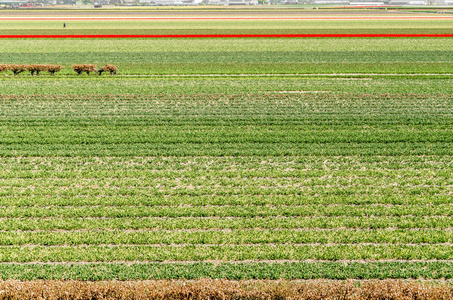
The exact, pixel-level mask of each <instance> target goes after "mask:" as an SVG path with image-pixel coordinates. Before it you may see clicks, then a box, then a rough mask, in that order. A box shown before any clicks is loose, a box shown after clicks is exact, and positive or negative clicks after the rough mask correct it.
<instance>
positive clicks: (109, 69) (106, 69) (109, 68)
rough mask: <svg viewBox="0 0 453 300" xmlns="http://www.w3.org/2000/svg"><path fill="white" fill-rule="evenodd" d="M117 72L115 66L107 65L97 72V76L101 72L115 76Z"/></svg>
mask: <svg viewBox="0 0 453 300" xmlns="http://www.w3.org/2000/svg"><path fill="white" fill-rule="evenodd" d="M117 71H118V68H117V67H116V66H114V65H109V64H107V65H105V66H103V67H102V68H100V69H99V70H98V74H99V75H102V73H103V72H110V75H116V72H117Z"/></svg>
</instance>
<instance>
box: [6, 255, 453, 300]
mask: <svg viewBox="0 0 453 300" xmlns="http://www.w3.org/2000/svg"><path fill="white" fill-rule="evenodd" d="M0 274H1V277H2V278H3V279H8V278H14V279H21V280H36V279H78V280H90V281H95V280H146V279H148V280H149V279H199V278H224V279H225V278H226V279H234V280H240V279H284V278H285V279H315V278H321V279H343V280H344V279H386V278H407V279H417V278H425V279H452V278H453V262H450V261H437V262H435V261H433V262H347V263H345V262H288V263H277V262H260V263H254V262H247V263H239V262H238V263H222V262H216V263H209V262H199V263H127V264H126V263H119V262H115V263H81V264H72V263H64V264H54V263H49V264H47V263H40V264H18V263H7V264H0ZM59 282H60V283H65V281H59ZM66 282H67V281H66ZM128 284H130V283H128ZM166 284H168V282H166ZM186 284H187V282H186ZM47 286H48V284H47ZM102 286H103V287H104V286H105V283H104V282H103V283H102ZM204 288H205V287H204ZM16 290H19V289H16ZM21 290H22V289H21ZM57 290H59V289H57ZM379 291H382V289H379ZM109 292H111V290H109ZM407 294H408V293H406V294H405V295H407ZM411 294H412V295H413V290H411ZM38 295H42V293H39V294H38ZM110 295H111V294H109V296H110ZM142 295H143V294H140V296H142ZM374 295H376V294H374ZM392 295H393V296H394V295H395V294H392ZM444 295H445V294H444ZM65 296H66V295H65ZM222 296H224V294H222ZM342 296H344V293H343V294H342ZM63 297H64V296H63ZM128 297H130V296H128ZM324 297H325V295H324ZM222 299H224V298H222ZM311 299H313V298H311ZM320 299H325V298H320ZM381 299H385V298H384V297H383V298H381ZM403 299H407V297H405V298H403ZM414 299H418V300H419V299H424V298H414ZM428 299H436V300H438V299H442V298H439V297H434V298H428ZM428 299H427V300H428ZM444 299H450V298H448V297H447V298H444Z"/></svg>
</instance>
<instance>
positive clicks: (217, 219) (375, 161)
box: [0, 12, 453, 299]
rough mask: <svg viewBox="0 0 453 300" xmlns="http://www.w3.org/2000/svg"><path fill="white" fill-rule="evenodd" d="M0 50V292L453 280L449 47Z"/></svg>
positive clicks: (289, 43) (330, 41)
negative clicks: (41, 284) (77, 284)
mask: <svg viewBox="0 0 453 300" xmlns="http://www.w3.org/2000/svg"><path fill="white" fill-rule="evenodd" d="M16 13H17V12H16ZM431 16H432V15H431ZM442 17H443V15H440V16H439V19H436V18H433V20H431V19H428V20H424V21H423V22H424V24H428V25H427V28H428V27H429V25H432V27H429V28H438V29H439V28H440V29H439V30H441V29H442V30H443V28H444V27H442V26H443V25H442V24H444V23H442V22H445V20H443V19H441V18H442ZM2 18H4V19H5V20H3V19H2ZM6 19H7V17H5V12H2V14H1V15H0V29H1V26H6V25H5V24H10V23H8V22H12V21H11V20H9V21H8V20H6ZM414 20H415V19H414ZM414 20H412V21H410V22H413V23H414V24H415V21H414ZM2 22H6V23H2ZM20 22H21V23H20V24H21V26H22V27H23V28H22V27H21V28H22V29H21V30H23V31H26V30H27V28H29V27H32V24H35V23H36V24H43V28H44V27H45V29H46V30H48V31H51V30H52V28H50V27H49V28H47V27H46V26H47V25H45V23H40V22H44V21H42V20H41V21H40V20H33V21H26V20H22V21H20ZM27 22H33V23H27ZM78 22H80V23H78V24H79V25H80V28H82V29H83V28H84V26H85V27H89V26H88V25H87V24H89V22H93V24H96V25H93V26H94V28H95V29H96V28H97V27H96V26H98V27H99V26H100V25H99V22H103V21H99V20H91V21H90V20H84V21H78ZM106 22H108V23H106V25H109V24H110V25H109V26H111V28H110V29H109V30H115V28H114V27H115V26H114V23H113V22H110V21H106ZM127 22H129V23H127V24H128V26H130V27H131V28H142V27H146V26H149V27H152V26H151V25H152V23H149V22H155V21H146V20H141V21H140V22H138V23H136V24H135V25H136V27H134V26H133V22H134V21H131V20H129V21H127ZM162 22H167V23H168V22H170V21H162ZM177 22H178V21H177V20H172V21H171V22H170V23H168V24H173V25H174V26H176V27H177V25H178V23H177ZM180 22H183V23H181V24H180V26H181V27H183V26H185V25H184V24H185V23H188V22H190V21H188V20H185V21H180ZM196 22H197V23H195V24H194V25H193V26H194V28H195V27H196V26H195V25H197V26H198V25H199V24H203V22H204V21H202V20H197V21H196ZM206 22H208V21H206ZM219 22H220V21H216V22H214V23H213V24H217V25H219V24H220V23H219ZM234 22H237V21H233V25H234V26H236V27H234V26H233V25H232V26H233V27H234V30H238V28H240V25H241V24H243V23H244V22H246V21H244V20H241V21H240V22H238V23H234ZM241 22H242V23H241ZM285 22H286V23H285ZM285 22H283V23H278V22H276V24H277V25H276V28H274V29H275V30H279V29H280V27H284V26H288V25H287V24H290V23H291V22H294V24H296V23H297V22H296V21H291V22H289V21H285ZM316 22H317V23H316ZM316 22H315V23H312V24H311V25H310V26H311V27H310V26H308V25H307V26H306V27H304V24H310V23H309V22H308V21H307V20H305V21H303V22H302V23H297V25H298V26H299V27H300V28H302V29H303V28H306V29H307V30H308V29H310V30H314V29H313V28H315V29H316V28H318V27H319V26H321V25H320V24H321V22H320V21H319V20H318V21H316ZM348 22H349V23H348ZM352 22H356V21H354V20H353V19H351V20H341V23H339V24H343V26H344V28H345V30H346V29H348V28H351V27H352V25H353V24H352ZM379 22H385V21H382V20H381V21H380V20H373V22H369V23H366V24H365V25H366V26H365V25H363V27H364V28H366V29H367V30H371V29H373V28H375V27H373V26H371V25H370V24H375V25H374V26H376V28H379V26H378V25H379V24H380V23H379ZM393 22H395V24H396V25H395V28H393V29H392V30H394V31H395V32H397V31H398V29H399V28H403V27H404V26H406V25H405V23H404V22H403V21H401V20H397V21H393ZM430 22H432V23H430ZM68 23H69V22H68ZM167 23H165V24H167ZM2 24H3V25H2ZM51 24H53V23H51ZM206 24H210V23H209V22H208V23H206ZM222 24H224V23H222ZM263 24H264V23H263V22H261V23H258V25H257V26H258V27H259V26H264V25H263ZM345 24H346V25H345ZM382 24H384V25H385V26H384V25H383V26H384V27H386V26H387V27H386V28H387V29H386V30H390V29H388V24H387V23H382ZM398 24H400V25H399V26H400V27H398V26H397V25H398ZM217 25H216V26H217ZM249 25H250V24H249ZM27 26H28V27H27ZM445 26H446V25H445ZM161 27H162V28H164V27H165V26H163V24H161ZM359 27H360V26H359ZM178 28H179V27H178ZM284 28H287V27H284ZM38 29H39V28H38ZM82 29H80V30H82ZM95 29H90V30H95ZM214 29H216V27H215V26H214ZM214 29H213V30H214ZM267 29H269V28H267ZM270 29H272V28H270ZM274 29H272V30H274ZM411 30H412V31H416V27H414V28H412V29H411ZM91 33H93V32H91ZM1 42H2V43H1V44H0V50H1V51H0V64H35V63H36V64H59V65H62V66H63V67H64V69H62V71H61V72H59V73H56V74H55V76H51V75H48V74H41V75H39V76H31V75H30V73H27V72H23V73H21V74H19V75H17V76H14V75H13V74H12V73H11V72H9V71H4V72H1V73H0V207H1V210H0V278H1V279H3V280H7V279H20V280H37V279H46V280H58V279H68V280H69V279H71V280H83V281H85V280H90V281H97V280H149V279H178V280H183V279H202V278H210V279H234V280H239V279H272V280H277V279H278V280H280V279H282V280H283V279H284V280H290V279H291V280H293V279H329V280H337V279H342V280H345V279H354V280H362V279H401V280H404V279H425V280H446V279H452V278H453V206H452V203H453V201H452V199H453V198H452V197H453V176H452V173H453V55H452V54H453V50H451V49H453V47H452V46H453V38H448V37H444V38H439V37H421V38H409V37H401V38H385V37H379V38H221V39H220V38H219V39H216V38H207V39H206V38H165V39H153V38H137V39H134V38H125V39H97V38H94V39H83V38H80V39H77V38H69V39H32V38H30V39H23V38H19V39H15V38H7V39H3V40H1ZM74 64H97V65H98V66H102V65H104V64H114V65H115V66H118V72H117V75H114V76H111V75H106V74H104V75H102V76H99V75H94V74H91V75H86V74H82V75H77V74H76V73H75V72H74V71H73V70H72V68H71V65H74ZM52 299H53V298H52ZM55 299H57V298H55ZM257 299H258V298H257ZM294 299H296V298H294ZM301 299H302V298H301ZM304 299H305V298H304ZM313 299H314V298H313ZM316 299H317V298H316ZM320 299H321V298H320ZM351 299H352V298H351ZM354 299H359V298H354ZM360 299H362V298H360ZM363 299H365V298H363ZM366 299H371V298H366ZM373 299H374V298H373ZM376 299H377V298H376ZM398 299H399V298H398ZM401 299H402V298H401ZM405 299H406V298H405ZM407 299H409V298H407ZM410 299H412V298H410ZM414 299H415V298H414ZM417 299H425V298H417Z"/></svg>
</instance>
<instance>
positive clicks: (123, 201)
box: [0, 188, 451, 208]
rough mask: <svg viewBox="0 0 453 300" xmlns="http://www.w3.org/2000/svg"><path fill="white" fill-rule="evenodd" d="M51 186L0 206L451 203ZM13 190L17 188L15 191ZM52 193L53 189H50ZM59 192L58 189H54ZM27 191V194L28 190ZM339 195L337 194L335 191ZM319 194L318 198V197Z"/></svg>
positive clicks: (354, 194)
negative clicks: (66, 190)
mask: <svg viewBox="0 0 453 300" xmlns="http://www.w3.org/2000/svg"><path fill="white" fill-rule="evenodd" d="M51 190H52V189H46V190H44V189H43V190H42V191H43V192H44V193H42V194H38V191H34V193H33V195H26V194H25V193H16V194H13V193H12V191H11V193H9V194H8V193H6V192H5V193H2V194H1V196H2V197H0V206H2V207H9V206H15V207H29V206H56V207H59V206H73V207H78V206H84V205H86V206H103V205H104V206H109V207H118V208H120V207H124V206H132V205H133V206H169V207H172V206H193V207H197V206H222V205H223V206H228V205H229V206H246V205H251V206H264V205H269V206H278V205H283V206H289V205H293V206H298V205H308V204H311V205H345V204H346V205H372V204H374V205H377V204H381V205H445V204H450V203H451V196H450V194H449V193H448V192H444V193H443V194H442V195H423V194H418V195H413V194H414V193H410V192H409V191H410V190H409V191H408V190H403V189H400V190H398V192H399V195H390V193H388V194H378V193H376V192H374V193H371V192H368V193H367V192H363V190H360V191H358V190H353V189H352V188H350V190H349V191H350V192H348V193H346V192H344V194H343V195H335V193H332V192H328V191H305V192H304V193H302V192H301V193H299V194H298V195H296V194H294V195H291V194H290V195H275V194H257V195H229V196H221V195H204V196H194V195H185V196H184V195H171V197H170V196H169V195H161V196H152V195H149V193H148V194H145V193H143V194H142V195H137V194H135V195H133V194H132V193H129V194H122V193H121V194H117V195H105V194H101V193H99V191H95V192H93V193H91V194H90V193H83V194H82V195H74V194H72V195H69V194H66V195H61V194H60V193H59V194H58V196H55V197H49V192H50V191H51ZM16 191H17V190H16ZM53 191H54V192H56V190H53ZM58 192H60V190H58ZM28 194H29V193H28ZM337 194H340V193H337ZM321 196H322V197H321Z"/></svg>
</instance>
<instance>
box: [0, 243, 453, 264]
mask: <svg viewBox="0 0 453 300" xmlns="http://www.w3.org/2000/svg"><path fill="white" fill-rule="evenodd" d="M393 259H395V260H453V246H451V245H444V244H434V245H424V244H423V245H418V244H415V245H413V244H402V245H400V244H333V245H331V244H325V245H324V244H316V245H313V244H307V245H304V244H301V245H295V244H277V245H274V244H269V245H266V244H264V245H262V244H257V245H228V244H224V245H158V246H156V245H118V246H117V245H81V246H35V245H32V246H0V262H120V261H144V262H156V261H212V260H219V261H246V260H253V261H262V260H266V261H267V260H297V261H299V260H322V261H324V260H393Z"/></svg>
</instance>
